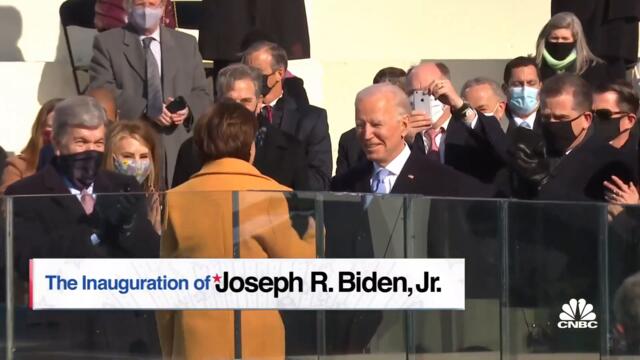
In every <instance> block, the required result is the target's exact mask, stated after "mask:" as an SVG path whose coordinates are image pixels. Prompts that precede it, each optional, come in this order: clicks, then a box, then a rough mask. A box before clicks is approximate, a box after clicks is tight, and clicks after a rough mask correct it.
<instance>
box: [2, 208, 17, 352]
mask: <svg viewBox="0 0 640 360" xmlns="http://www.w3.org/2000/svg"><path fill="white" fill-rule="evenodd" d="M4 199H5V264H6V268H5V281H6V294H7V295H6V296H7V304H6V306H7V308H6V314H5V315H6V323H5V327H6V334H7V342H6V346H7V348H6V353H5V359H7V360H12V359H13V348H14V343H15V339H14V332H13V329H14V324H13V323H14V318H13V314H14V306H15V302H14V288H13V268H14V266H13V198H12V197H5V198H4Z"/></svg>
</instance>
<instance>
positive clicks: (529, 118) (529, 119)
mask: <svg viewBox="0 0 640 360" xmlns="http://www.w3.org/2000/svg"><path fill="white" fill-rule="evenodd" d="M537 114H538V111H534V112H533V113H531V114H530V115H529V116H527V117H526V118H521V117H517V116H515V115H513V121H515V122H516V125H517V126H520V124H522V123H523V122H526V123H527V124H529V126H530V129H531V130H533V125H534V123H535V121H536V115H537Z"/></svg>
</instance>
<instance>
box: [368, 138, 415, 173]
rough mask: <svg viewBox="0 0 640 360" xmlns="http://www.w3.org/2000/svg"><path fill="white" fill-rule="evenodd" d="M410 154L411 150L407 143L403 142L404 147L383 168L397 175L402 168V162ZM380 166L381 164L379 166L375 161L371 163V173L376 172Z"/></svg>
mask: <svg viewBox="0 0 640 360" xmlns="http://www.w3.org/2000/svg"><path fill="white" fill-rule="evenodd" d="M410 155H411V150H409V146H408V145H407V144H404V148H403V149H402V151H401V152H400V154H398V156H396V157H395V159H393V160H391V162H390V163H389V164H388V165H387V166H385V167H384V168H385V169H387V171H389V173H391V175H396V176H397V175H398V174H400V172H401V171H402V168H403V167H404V164H405V163H406V162H407V160H408V159H409V156H410ZM381 167H382V166H380V165H378V164H377V163H376V162H374V163H373V173H374V174H375V173H376V172H378V170H379V169H380V168H381Z"/></svg>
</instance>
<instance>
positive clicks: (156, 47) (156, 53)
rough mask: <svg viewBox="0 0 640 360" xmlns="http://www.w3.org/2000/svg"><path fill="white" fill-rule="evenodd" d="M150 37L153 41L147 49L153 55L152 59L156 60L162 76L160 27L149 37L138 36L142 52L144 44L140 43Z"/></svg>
mask: <svg viewBox="0 0 640 360" xmlns="http://www.w3.org/2000/svg"><path fill="white" fill-rule="evenodd" d="M147 37H151V38H153V39H154V41H152V42H151V44H150V45H149V47H150V48H151V52H152V53H153V57H154V58H156V62H157V63H158V70H159V71H160V76H162V51H161V50H160V27H158V29H156V31H154V32H153V34H151V35H140V36H139V38H140V44H141V45H142V50H143V51H144V44H143V43H142V39H144V38H147Z"/></svg>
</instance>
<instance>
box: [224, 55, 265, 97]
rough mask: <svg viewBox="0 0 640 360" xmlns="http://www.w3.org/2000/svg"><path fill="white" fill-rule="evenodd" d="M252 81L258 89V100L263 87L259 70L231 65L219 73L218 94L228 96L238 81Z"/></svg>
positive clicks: (242, 65) (243, 65) (238, 64)
mask: <svg viewBox="0 0 640 360" xmlns="http://www.w3.org/2000/svg"><path fill="white" fill-rule="evenodd" d="M245 79H248V80H251V81H252V82H253V85H255V87H256V99H258V98H260V96H261V95H262V94H261V93H260V89H261V87H262V74H260V72H259V71H258V70H257V69H254V68H252V67H250V66H247V65H245V64H240V63H237V64H231V65H229V66H227V67H225V68H224V69H222V70H220V72H219V73H218V78H217V79H216V93H217V94H219V95H220V96H226V95H227V94H228V93H229V92H230V91H231V90H233V88H234V86H235V83H236V81H238V80H245Z"/></svg>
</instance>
